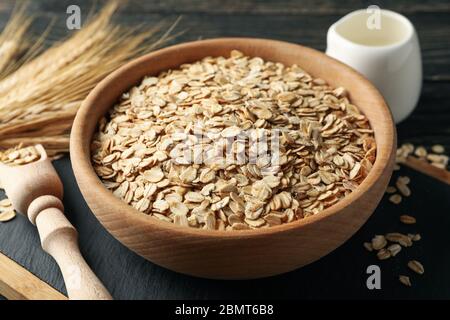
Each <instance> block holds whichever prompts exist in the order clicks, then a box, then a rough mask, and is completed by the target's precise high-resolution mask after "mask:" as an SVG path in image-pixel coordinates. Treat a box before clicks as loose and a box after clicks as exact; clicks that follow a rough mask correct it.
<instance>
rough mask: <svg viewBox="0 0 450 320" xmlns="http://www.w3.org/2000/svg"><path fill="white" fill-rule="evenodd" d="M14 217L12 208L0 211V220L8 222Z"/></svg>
mask: <svg viewBox="0 0 450 320" xmlns="http://www.w3.org/2000/svg"><path fill="white" fill-rule="evenodd" d="M15 217H16V213H15V211H14V210H8V211H4V212H1V213H0V222H8V221H11V220H12V219H14V218H15Z"/></svg>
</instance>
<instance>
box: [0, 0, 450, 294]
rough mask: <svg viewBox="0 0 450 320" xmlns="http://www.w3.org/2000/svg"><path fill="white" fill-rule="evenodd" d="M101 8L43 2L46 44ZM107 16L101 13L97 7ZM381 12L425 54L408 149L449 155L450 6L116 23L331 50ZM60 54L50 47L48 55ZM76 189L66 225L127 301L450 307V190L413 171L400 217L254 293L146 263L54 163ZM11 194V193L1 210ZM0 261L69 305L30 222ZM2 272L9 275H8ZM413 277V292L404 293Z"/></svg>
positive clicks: (155, 6) (213, 0) (377, 220)
mask: <svg viewBox="0 0 450 320" xmlns="http://www.w3.org/2000/svg"><path fill="white" fill-rule="evenodd" d="M93 3H94V2H92V1H76V0H68V1H66V0H64V1H61V0H33V1H31V6H32V12H33V14H35V15H36V16H37V21H36V23H35V24H34V25H33V32H34V33H35V34H37V35H38V34H39V33H40V32H42V31H43V30H44V29H45V27H46V26H47V24H48V22H49V21H50V20H51V19H53V18H54V19H56V21H55V27H54V28H53V31H52V33H51V36H50V42H51V41H56V40H57V39H61V38H63V37H65V36H67V35H68V34H70V32H71V31H68V30H67V29H66V27H65V18H66V15H65V12H66V8H67V6H68V5H71V4H77V5H79V6H80V7H81V9H82V12H83V13H87V12H88V11H89V10H90V9H91V8H92V5H93ZM96 3H97V4H101V3H102V1H97V2H96ZM373 4H376V5H379V6H380V7H381V8H384V9H390V10H394V11H397V12H400V13H402V14H404V15H406V16H407V17H408V18H409V19H410V20H411V21H412V23H413V24H414V25H415V27H416V29H417V32H418V34H419V39H420V42H421V46H422V55H423V65H424V84H423V92H422V96H421V99H420V101H419V104H418V106H417V109H416V110H415V111H414V113H413V114H412V115H411V116H410V117H409V118H408V119H407V120H405V121H404V122H403V123H401V124H400V125H398V127H397V129H398V137H399V143H402V142H412V143H414V144H416V145H424V146H426V147H428V148H429V147H431V145H433V144H436V143H439V144H442V145H444V146H445V147H446V150H447V152H448V150H450V2H449V1H443V0H437V1H417V0H415V1H411V0H396V1H354V0H346V1H325V0H319V1H317V0H308V1H293V0H292V1H289V0H282V1H276V0H269V1H256V0H251V1H246V0H239V1H236V0H232V1H224V0H205V1H192V0H191V1H189V0H179V1H176V0H165V1H156V0H151V1H128V5H127V6H126V7H125V6H124V7H123V8H122V9H121V11H120V12H119V13H118V15H117V21H118V22H121V23H124V24H131V23H133V24H135V23H143V24H148V25H152V24H153V23H156V22H158V21H160V20H161V19H164V20H166V21H168V22H170V21H174V20H175V19H176V18H177V17H178V16H180V15H182V16H183V18H182V20H181V22H180V24H179V26H178V27H177V30H178V31H181V30H184V29H187V31H186V32H185V33H184V34H183V35H182V36H180V37H179V38H177V39H176V40H175V41H174V43H178V42H183V41H188V40H196V39H201V38H212V37H220V36H248V37H262V38H272V39H279V40H285V41H290V42H296V43H300V44H303V45H306V46H310V47H313V48H316V49H319V50H322V51H324V50H325V46H326V43H325V39H326V31H327V29H328V27H329V26H330V25H331V24H332V23H334V22H335V21H336V20H338V19H339V18H340V17H342V16H343V15H345V14H346V13H348V12H350V11H353V10H356V9H361V8H366V7H367V6H368V5H373ZM13 5H14V1H11V0H1V2H0V27H3V26H4V24H5V23H6V21H7V19H8V17H9V13H10V10H11V9H12V7H13ZM49 44H50V43H49ZM55 166H56V168H57V170H58V172H59V174H60V176H61V178H62V180H63V183H64V187H65V193H66V194H65V199H64V204H65V206H66V214H67V216H68V217H69V219H70V220H71V222H72V223H73V224H74V225H75V226H76V227H77V229H78V231H79V233H80V247H81V250H82V252H83V254H84V256H85V257H86V260H87V261H88V263H89V264H90V265H91V266H92V268H93V269H94V270H95V272H96V273H97V275H98V276H99V277H100V278H101V279H102V280H103V282H104V283H105V285H106V286H107V287H108V289H109V290H110V291H111V293H112V295H113V296H114V298H116V299H214V298H216V299H223V298H228V299H230V298H250V299H251V298H275V299H286V298H304V299H317V298H336V299H346V298H356V299H358V298H377V299H391V298H411V299H420V298H422V299H424V298H435V299H449V298H450V273H449V272H448V270H450V251H449V247H450V215H449V214H450V200H449V198H450V187H449V186H448V185H445V184H443V183H440V182H438V181H436V180H433V179H432V178H429V177H426V176H424V175H422V174H419V173H416V172H414V171H412V170H410V169H407V168H402V169H401V171H400V172H396V173H395V174H394V177H396V176H398V175H399V174H400V175H408V176H410V177H411V184H410V186H411V189H412V196H411V197H410V198H407V199H404V201H403V202H402V204H401V205H399V206H395V205H393V204H392V203H390V202H388V201H387V198H386V197H385V198H384V199H383V200H382V202H381V203H380V206H379V207H378V208H377V210H376V211H375V213H374V214H373V216H372V217H371V218H370V219H369V221H368V222H367V224H365V225H364V226H363V228H362V229H361V230H360V231H359V232H358V233H357V234H356V235H355V236H354V237H353V238H351V239H350V240H349V241H348V242H347V243H346V244H345V245H343V246H342V247H340V248H339V249H337V250H335V251H334V252H333V253H331V254H330V255H328V256H326V257H325V258H323V259H321V260H320V261H317V262H315V263H313V264H311V265H309V266H306V267H304V268H302V269H300V270H297V271H294V272H290V273H288V274H284V275H281V276H277V277H271V278H267V279H261V280H252V281H213V280H205V279H198V278H193V277H188V276H184V275H180V274H176V273H173V272H171V271H168V270H165V269H163V268H160V267H158V266H155V265H153V264H152V263H150V262H148V261H146V260H144V259H142V258H140V257H138V256H137V255H135V254H134V253H132V252H131V251H129V250H128V249H127V248H125V247H123V246H122V245H121V244H120V243H119V242H118V241H116V240H115V239H114V238H112V236H110V235H109V234H108V233H107V232H106V231H105V229H103V227H102V226H101V225H100V224H99V222H98V221H97V220H96V219H95V218H94V216H93V215H92V213H91V212H90V211H89V209H88V208H87V206H86V204H85V202H84V200H83V198H82V196H81V194H80V193H79V190H78V187H77V185H76V182H75V180H74V177H73V173H72V170H71V167H70V161H69V159H68V157H67V158H64V159H61V160H59V161H57V162H56V163H55ZM2 197H3V194H2V193H1V192H0V198H2ZM400 214H410V215H413V216H415V217H417V220H418V223H417V224H416V225H413V226H403V225H401V224H400V223H399V220H398V217H399V215H400ZM393 231H400V232H405V233H408V232H412V233H414V232H420V233H421V234H422V238H423V240H422V241H420V242H419V243H415V245H414V246H413V247H412V248H408V249H406V250H402V252H401V253H400V254H399V255H398V256H397V257H395V258H394V259H390V260H387V261H382V262H380V261H378V260H377V259H376V257H375V256H374V254H373V253H368V252H367V251H365V249H364V248H363V246H362V243H363V242H364V241H370V239H371V238H372V237H373V235H375V234H384V233H387V232H393ZM0 251H1V252H3V253H4V254H6V255H8V256H9V257H11V258H13V259H14V260H15V261H17V262H19V263H20V264H21V265H23V266H25V267H26V268H27V269H28V270H30V271H31V272H33V273H34V274H36V275H38V276H39V277H40V278H41V279H43V280H45V281H47V282H48V283H49V284H51V285H52V286H54V287H55V288H57V289H58V290H60V291H62V292H64V293H65V289H64V283H63V281H62V277H61V274H60V272H59V270H58V268H57V266H56V264H55V263H54V262H53V260H52V259H51V258H50V257H49V256H47V255H46V254H45V253H43V252H42V251H41V249H40V245H39V240H38V236H37V232H36V230H35V229H34V228H33V226H32V225H31V224H29V223H28V221H27V220H26V219H25V218H24V217H21V216H19V217H17V218H16V219H15V220H13V221H12V222H9V223H6V224H2V223H0ZM410 259H417V260H420V261H421V262H422V263H423V264H424V266H425V270H426V271H425V274H424V275H423V276H417V275H414V274H412V272H411V271H409V270H408V269H407V267H406V263H407V262H408V261H409V260H410ZM371 264H377V265H379V266H380V268H381V271H382V289H381V290H373V291H370V290H368V289H367V288H366V285H365V283H366V279H367V275H366V273H365V270H366V268H367V266H369V265H371ZM0 272H1V270H0ZM399 274H405V275H409V276H411V281H412V282H413V286H412V288H406V287H404V286H403V285H402V284H400V283H399V282H398V275H399Z"/></svg>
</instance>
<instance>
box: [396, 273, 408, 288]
mask: <svg viewBox="0 0 450 320" xmlns="http://www.w3.org/2000/svg"><path fill="white" fill-rule="evenodd" d="M398 280H399V281H400V282H401V283H403V284H404V285H405V286H407V287H411V280H410V279H409V277H408V276H404V275H400V276H399V277H398Z"/></svg>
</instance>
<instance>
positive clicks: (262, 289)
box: [0, 158, 450, 299]
mask: <svg viewBox="0 0 450 320" xmlns="http://www.w3.org/2000/svg"><path fill="white" fill-rule="evenodd" d="M55 166H56V168H57V171H58V173H59V174H60V176H61V179H62V180H63V183H64V187H65V198H64V204H65V206H66V214H67V216H68V218H69V219H70V221H71V222H72V223H73V224H74V225H75V227H76V228H77V229H78V231H79V233H80V247H81V250H82V252H83V254H84V256H85V258H86V260H87V262H88V263H89V264H90V265H91V267H92V268H93V270H94V271H95V272H96V273H97V275H98V276H99V278H100V279H102V280H103V282H104V283H105V285H106V286H107V287H108V289H109V290H110V291H111V293H112V295H113V296H114V298H116V299H232V298H233V299H234V298H237V299H239V298H261V299H262V298H273V299H287V298H305V299H317V298H335V299H345V298H355V299H358V298H383V299H389V298H436V299H441V298H447V299H448V298H450V285H449V284H450V274H449V273H448V270H449V269H450V255H449V253H448V250H447V248H446V247H448V245H449V244H450V233H449V232H448V230H449V229H450V215H449V214H448V213H449V212H450V202H449V201H448V199H449V195H450V187H449V186H447V185H444V184H441V183H439V182H436V181H435V180H433V179H431V178H429V177H427V176H424V175H422V174H418V173H416V172H414V171H412V170H410V169H407V168H402V170H401V171H400V174H402V175H408V176H410V177H411V184H410V186H411V189H412V191H413V195H414V196H412V197H410V198H407V199H404V202H402V204H401V205H400V206H396V205H394V204H392V203H390V202H389V201H387V197H385V198H384V199H383V200H382V202H381V204H380V206H379V207H378V208H377V210H376V211H375V213H374V214H373V216H372V217H371V218H370V219H369V221H368V222H367V223H366V224H365V225H364V226H363V228H362V229H361V230H360V231H359V232H358V233H357V234H356V235H355V236H354V237H352V238H351V239H350V240H349V241H348V242H347V243H345V244H344V245H343V246H342V247H340V248H338V249H337V250H335V251H334V252H333V253H331V254H330V255H328V256H326V257H324V258H322V259H321V260H319V261H317V262H315V263H313V264H311V265H308V266H306V267H304V268H302V269H299V270H296V271H293V272H290V273H288V274H284V275H280V276H276V277H271V278H266V279H260V280H250V281H217V280H206V279H199V278H194V277H189V276H184V275H181V274H177V273H174V272H171V271H168V270H166V269H163V268H160V267H158V266H156V265H154V264H152V263H151V262H148V261H146V260H144V259H143V258H141V257H139V256H137V255H136V254H134V253H133V252H131V251H130V250H128V249H127V248H126V247H124V246H123V245H121V244H120V243H119V242H118V241H117V240H115V239H114V238H113V237H112V236H111V235H109V234H108V233H107V231H106V230H105V229H104V228H103V227H102V226H101V225H100V224H99V222H98V221H97V220H96V219H95V217H94V216H93V215H92V213H91V212H90V211H89V209H88V208H87V206H86V204H85V202H84V200H83V198H82V196H81V194H80V192H79V190H78V187H77V185H76V182H75V180H74V177H73V174H72V171H71V167H70V161H69V159H68V158H65V159H61V160H58V161H56V162H55ZM395 175H398V173H396V174H395ZM404 213H408V214H411V215H414V216H416V217H417V220H418V223H417V225H414V226H404V225H401V224H400V222H399V220H398V219H399V215H400V214H404ZM394 231H400V232H405V233H407V232H420V233H421V234H422V237H423V239H422V240H421V241H420V242H418V243H415V244H414V246H413V247H411V248H407V249H404V250H403V251H402V252H400V254H399V255H398V256H397V257H396V258H395V259H391V260H387V261H382V262H380V261H378V260H377V259H376V257H375V255H374V254H373V253H369V252H367V251H365V249H364V248H363V246H362V243H363V242H364V241H368V240H370V239H371V238H372V236H373V235H374V234H377V233H381V234H383V233H387V232H394ZM0 244H1V245H0V250H1V251H2V252H3V253H5V254H6V255H8V256H9V257H11V258H13V259H14V260H16V261H18V262H19V263H20V264H22V265H23V266H25V267H26V268H27V269H28V270H30V271H31V272H33V273H34V274H36V275H38V276H39V277H40V278H41V279H44V280H46V281H47V282H48V283H49V284H51V285H52V286H54V287H55V288H57V289H58V290H60V291H62V292H65V290H64V284H63V281H62V277H61V274H60V272H59V270H58V268H57V266H56V265H55V263H54V262H53V261H52V259H51V258H50V257H49V256H48V255H46V254H45V253H43V252H42V251H41V249H40V245H39V240H38V236H37V232H36V230H35V229H34V228H33V226H32V225H31V224H30V223H28V221H27V220H26V219H25V217H22V216H18V217H17V218H16V219H15V220H14V221H12V222H9V223H4V224H0ZM409 259H418V260H420V261H421V262H423V264H424V265H425V269H426V272H425V274H424V275H423V276H416V275H414V274H413V273H412V272H411V271H409V270H408V269H407V267H406V263H407V262H408V260H409ZM371 264H377V265H379V266H380V268H381V272H382V280H381V281H382V282H381V283H382V289H381V290H372V291H370V290H368V289H367V287H366V279H367V275H366V268H367V266H369V265H371ZM399 274H406V275H410V276H411V280H412V282H413V288H406V287H404V286H403V285H401V284H400V283H399V282H398V279H397V278H398V275H399Z"/></svg>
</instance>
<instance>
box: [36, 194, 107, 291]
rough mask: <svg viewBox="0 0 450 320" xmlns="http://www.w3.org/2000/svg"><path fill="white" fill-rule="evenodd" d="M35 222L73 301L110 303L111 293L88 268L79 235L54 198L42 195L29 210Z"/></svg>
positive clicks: (43, 245)
mask: <svg viewBox="0 0 450 320" xmlns="http://www.w3.org/2000/svg"><path fill="white" fill-rule="evenodd" d="M28 216H29V217H30V218H31V217H33V219H34V220H35V223H36V227H37V229H38V231H39V236H40V238H41V244H42V248H43V249H44V250H45V251H46V252H47V253H48V254H50V255H51V256H52V257H53V258H54V259H55V260H56V262H57V263H58V265H59V267H60V269H61V272H62V275H63V278H64V282H65V284H66V289H67V293H68V296H69V299H71V300H110V299H112V297H111V295H110V294H109V292H108V290H107V289H106V288H105V287H104V286H103V284H102V283H101V281H100V280H99V279H98V278H97V276H96V275H95V274H94V273H93V272H92V270H91V269H90V268H89V266H88V265H87V263H86V261H85V260H84V258H83V256H82V255H81V253H80V249H79V247H78V233H77V231H76V229H75V228H74V227H73V226H72V224H71V223H70V222H69V220H67V218H66V217H65V215H64V214H63V211H62V203H61V201H60V200H59V199H58V198H56V197H54V196H41V197H39V198H37V199H35V200H34V201H33V202H32V203H31V204H30V207H29V208H28Z"/></svg>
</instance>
